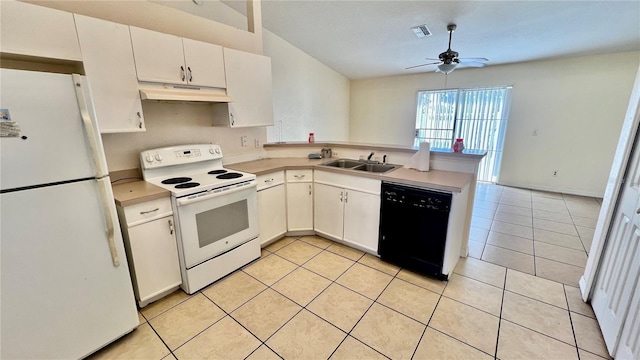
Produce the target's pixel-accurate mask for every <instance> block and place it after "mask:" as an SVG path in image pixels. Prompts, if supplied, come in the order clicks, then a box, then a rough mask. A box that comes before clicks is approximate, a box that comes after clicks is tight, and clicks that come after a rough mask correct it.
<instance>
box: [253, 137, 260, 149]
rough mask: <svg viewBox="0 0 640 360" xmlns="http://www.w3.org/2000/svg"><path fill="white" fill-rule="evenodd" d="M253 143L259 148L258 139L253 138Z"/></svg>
mask: <svg viewBox="0 0 640 360" xmlns="http://www.w3.org/2000/svg"><path fill="white" fill-rule="evenodd" d="M254 144H255V146H256V147H257V148H259V147H260V139H255V140H254Z"/></svg>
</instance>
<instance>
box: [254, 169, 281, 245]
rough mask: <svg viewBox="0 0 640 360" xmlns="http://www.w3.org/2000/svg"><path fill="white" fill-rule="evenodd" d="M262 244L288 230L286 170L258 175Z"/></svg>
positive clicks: (277, 237)
mask: <svg viewBox="0 0 640 360" xmlns="http://www.w3.org/2000/svg"><path fill="white" fill-rule="evenodd" d="M257 182H258V219H259V224H260V237H259V240H260V245H266V244H268V243H269V242H271V241H273V240H275V239H279V238H280V237H281V236H282V235H284V233H285V232H286V231H287V209H286V203H285V198H286V195H285V185H284V172H283V171H278V172H275V173H271V174H266V175H261V176H258V177H257Z"/></svg>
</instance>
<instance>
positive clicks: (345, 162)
mask: <svg viewBox="0 0 640 360" xmlns="http://www.w3.org/2000/svg"><path fill="white" fill-rule="evenodd" d="M322 165H323V166H332V167H337V168H344V169H353V168H355V167H356V166H360V165H364V164H363V163H362V162H361V161H358V160H349V159H339V160H334V161H331V162H328V163H324V164H322Z"/></svg>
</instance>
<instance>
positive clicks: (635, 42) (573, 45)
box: [223, 0, 640, 79]
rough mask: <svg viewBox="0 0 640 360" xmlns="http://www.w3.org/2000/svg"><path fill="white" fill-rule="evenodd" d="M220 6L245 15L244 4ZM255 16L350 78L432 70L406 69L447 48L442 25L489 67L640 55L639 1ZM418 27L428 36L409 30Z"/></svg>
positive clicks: (322, 1) (282, 5) (293, 8)
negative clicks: (616, 54)
mask: <svg viewBox="0 0 640 360" xmlns="http://www.w3.org/2000/svg"><path fill="white" fill-rule="evenodd" d="M223 2H224V3H225V4H227V5H229V6H231V7H233V8H235V9H236V10H238V11H240V12H246V3H245V1H237V0H223ZM262 14H263V15H262V19H263V25H264V27H265V28H267V29H268V30H270V31H271V32H273V33H275V34H277V35H278V36H280V37H282V38H283V39H285V40H287V41H288V42H290V43H291V44H293V45H295V46H296V47H298V48H300V49H301V50H303V51H305V52H306V53H308V54H309V55H311V56H313V57H314V58H316V59H318V60H319V61H321V62H322V63H324V64H326V65H327V66H329V67H331V68H332V69H334V70H336V71H337V72H339V73H341V74H343V75H344V76H346V77H348V78H350V79H359V78H370V77H379V76H387V75H399V74H411V73H417V72H425V71H434V70H435V66H424V67H419V68H415V69H410V70H405V68H407V67H410V66H413V65H419V64H423V63H426V62H428V61H426V60H425V58H437V57H438V54H440V53H441V52H443V51H445V50H446V49H447V43H448V32H447V29H446V27H447V24H449V23H455V24H457V25H458V28H457V30H456V31H455V32H454V33H453V41H452V46H451V47H452V49H453V50H455V51H457V52H459V54H460V57H461V58H464V57H486V58H488V59H489V63H488V66H491V65H497V64H506V63H515V62H523V61H533V60H542V59H551V58H562V57H569V56H580V55H594V54H607V53H614V52H623V51H637V50H640V1H617V0H611V1H530V0H528V1H426V0H419V1H399V0H362V1H350V0H343V1H328V0H293V1H287V0H262ZM422 24H426V25H427V27H428V28H429V29H430V30H431V32H432V33H433V35H432V36H429V37H424V38H417V37H416V35H415V34H414V33H413V31H412V30H411V29H410V28H411V27H412V26H416V25H422ZM606 65H608V64H604V63H603V66H606ZM613 65H614V66H615V64H613Z"/></svg>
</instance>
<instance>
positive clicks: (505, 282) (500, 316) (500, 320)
mask: <svg viewBox="0 0 640 360" xmlns="http://www.w3.org/2000/svg"><path fill="white" fill-rule="evenodd" d="M507 274H508V272H507V271H506V270H505V272H504V282H503V284H502V301H501V302H500V315H499V316H498V335H497V336H496V350H495V352H494V354H493V358H494V359H497V358H498V345H499V343H500V328H501V327H502V309H503V307H504V294H505V292H506V291H507Z"/></svg>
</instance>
